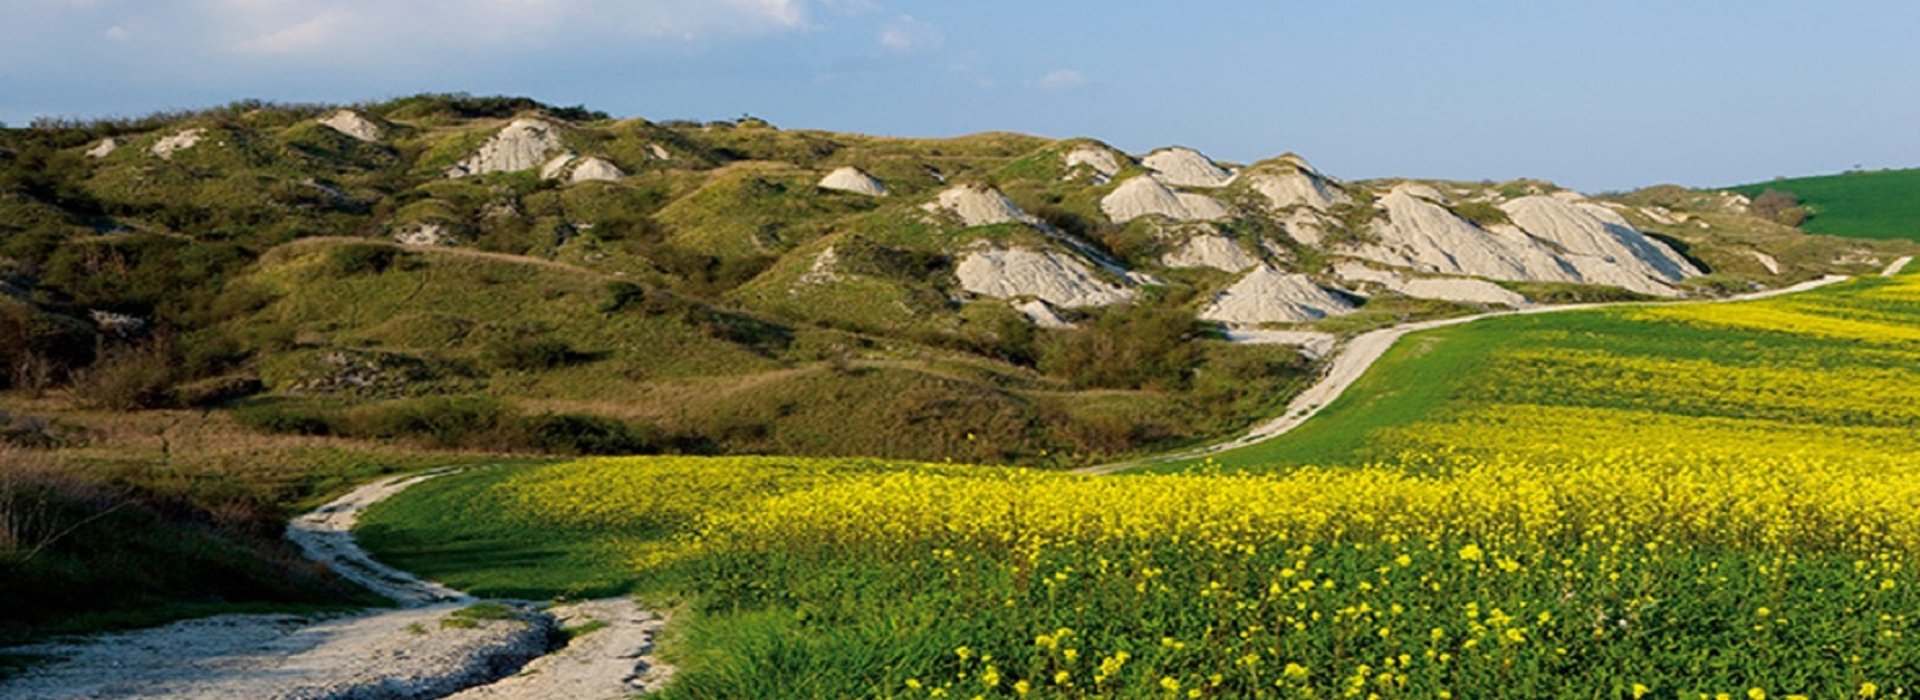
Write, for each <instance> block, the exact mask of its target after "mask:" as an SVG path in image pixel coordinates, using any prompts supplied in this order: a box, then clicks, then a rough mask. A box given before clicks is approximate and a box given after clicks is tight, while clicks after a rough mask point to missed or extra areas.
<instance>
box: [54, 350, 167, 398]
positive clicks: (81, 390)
mask: <svg viewBox="0 0 1920 700" xmlns="http://www.w3.org/2000/svg"><path fill="white" fill-rule="evenodd" d="M175 378H176V365H175V363H174V359H173V357H172V353H169V352H168V351H167V347H166V344H165V343H164V342H159V341H156V342H149V343H146V344H143V345H138V346H132V347H121V348H116V349H114V350H111V351H108V353H107V354H106V356H105V357H103V358H102V359H101V360H100V362H99V363H97V364H95V365H94V366H92V367H90V368H88V369H87V370H85V371H83V372H81V373H80V375H79V378H78V379H77V380H76V381H75V382H74V384H73V392H74V394H75V395H76V396H77V397H78V398H79V399H80V401H81V403H84V404H86V405H89V406H92V407H94V408H104V409H108V410H113V411H133V410H139V409H145V408H166V407H169V406H172V405H174V395H173V391H172V388H173V383H174V381H175Z"/></svg>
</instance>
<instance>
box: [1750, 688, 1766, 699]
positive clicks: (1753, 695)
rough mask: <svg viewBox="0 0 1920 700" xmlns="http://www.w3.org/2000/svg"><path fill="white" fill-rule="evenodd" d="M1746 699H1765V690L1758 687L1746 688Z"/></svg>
mask: <svg viewBox="0 0 1920 700" xmlns="http://www.w3.org/2000/svg"><path fill="white" fill-rule="evenodd" d="M1747 700H1767V691H1764V690H1761V689H1759V688H1748V689H1747Z"/></svg>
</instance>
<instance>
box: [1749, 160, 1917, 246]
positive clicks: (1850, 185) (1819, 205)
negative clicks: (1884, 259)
mask: <svg viewBox="0 0 1920 700" xmlns="http://www.w3.org/2000/svg"><path fill="white" fill-rule="evenodd" d="M1728 189H1730V190H1733V191H1735V192H1739V193H1741V194H1744V195H1747V196H1749V197H1753V196H1758V195H1759V194H1760V193H1761V192H1764V191H1767V190H1769V189H1774V190H1784V191H1787V192H1792V193H1794V194H1795V195H1798V196H1799V197H1800V201H1801V202H1803V203H1805V204H1806V206H1807V208H1808V210H1809V212H1810V213H1811V214H1812V216H1811V217H1809V218H1808V219H1807V222H1806V224H1804V225H1803V226H1801V228H1804V229H1806V230H1808V231H1811V232H1813V233H1825V234H1831V235H1835V236H1849V237H1853V238H1905V239H1910V240H1920V168H1912V169H1907V170H1881V171H1875V172H1860V173H1844V174H1840V175H1819V176H1814V177H1796V178H1791V179H1785V180H1774V181H1772V182H1759V183H1754V184H1751V185H1741V186H1739V187H1730V188H1728Z"/></svg>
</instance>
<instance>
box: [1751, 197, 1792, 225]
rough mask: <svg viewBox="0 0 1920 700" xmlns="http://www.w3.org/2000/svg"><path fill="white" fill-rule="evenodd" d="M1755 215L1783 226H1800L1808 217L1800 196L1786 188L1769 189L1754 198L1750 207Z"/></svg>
mask: <svg viewBox="0 0 1920 700" xmlns="http://www.w3.org/2000/svg"><path fill="white" fill-rule="evenodd" d="M1748 210H1749V211H1752V212H1753V214H1754V216H1758V217H1761V218H1764V219H1767V220H1770V221H1773V222H1776V223H1779V224H1781V225H1783V226H1799V225H1800V224H1801V222H1803V221H1806V219H1807V210H1806V208H1804V207H1802V206H1800V197H1799V195H1796V194H1794V193H1792V192H1787V191H1785V190H1776V189H1771V188H1769V189H1767V190H1766V191H1764V192H1761V193H1760V196H1758V197H1754V198H1753V204H1752V205H1750V206H1749V207H1748Z"/></svg>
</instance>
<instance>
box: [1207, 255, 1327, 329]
mask: <svg viewBox="0 0 1920 700" xmlns="http://www.w3.org/2000/svg"><path fill="white" fill-rule="evenodd" d="M1352 312H1353V304H1352V303H1350V302H1348V301H1347V300H1345V299H1342V298H1340V297H1338V296H1335V295H1334V294H1333V293H1332V292H1329V291H1327V290H1326V289H1323V288H1321V287H1320V285H1317V284H1314V283H1313V280H1312V279H1309V278H1308V277H1307V276H1306V275H1303V274H1299V273H1286V272H1281V271H1280V270H1278V269H1275V268H1274V267H1272V266H1270V265H1261V266H1259V267H1256V268H1254V269H1253V271H1252V272H1249V273H1247V274H1246V276H1245V277H1241V278H1240V281H1238V282H1235V283H1233V286H1231V287H1228V288H1227V289H1226V291H1223V292H1220V293H1219V294H1216V295H1214V297H1213V301H1212V302H1210V303H1208V304H1207V307H1206V308H1205V309H1202V310H1201V311H1200V318H1201V319H1202V320H1206V321H1216V322H1219V323H1228V324H1238V325H1249V326H1257V325H1260V324H1263V323H1305V322H1307V321H1315V320H1319V319H1322V318H1326V317H1328V316H1343V315H1346V314H1349V313H1352Z"/></svg>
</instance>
